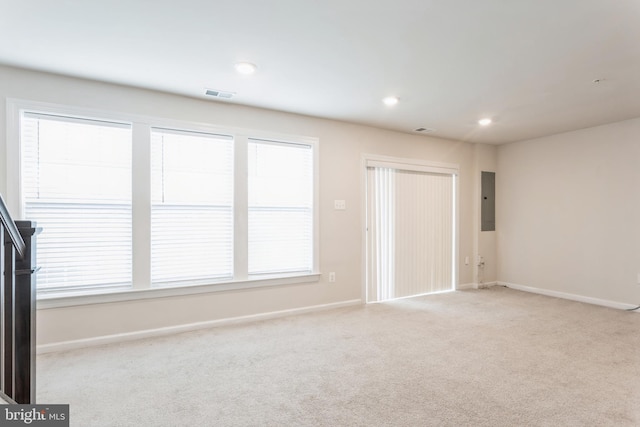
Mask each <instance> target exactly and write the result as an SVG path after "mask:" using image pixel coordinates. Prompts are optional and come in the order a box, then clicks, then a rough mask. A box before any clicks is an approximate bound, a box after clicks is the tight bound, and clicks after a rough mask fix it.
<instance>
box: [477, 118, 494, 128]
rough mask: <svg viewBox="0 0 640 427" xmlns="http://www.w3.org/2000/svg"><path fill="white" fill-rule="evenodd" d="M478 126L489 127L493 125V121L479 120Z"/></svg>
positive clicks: (487, 119)
mask: <svg viewBox="0 0 640 427" xmlns="http://www.w3.org/2000/svg"><path fill="white" fill-rule="evenodd" d="M478 124H479V125H480V126H489V125H490V124H491V119H489V118H486V119H480V120H478Z"/></svg>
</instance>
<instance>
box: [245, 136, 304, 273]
mask: <svg viewBox="0 0 640 427" xmlns="http://www.w3.org/2000/svg"><path fill="white" fill-rule="evenodd" d="M248 152H249V160H248V163H249V274H273V273H292V272H310V271H311V269H312V267H313V197H312V195H313V173H312V172H313V162H312V160H313V158H312V152H311V147H310V146H309V145H301V144H288V143H279V142H273V141H262V140H256V139H251V140H249V147H248Z"/></svg>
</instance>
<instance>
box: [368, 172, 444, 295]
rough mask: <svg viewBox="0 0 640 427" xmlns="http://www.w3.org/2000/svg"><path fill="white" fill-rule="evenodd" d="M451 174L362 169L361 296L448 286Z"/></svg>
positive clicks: (419, 290)
mask: <svg viewBox="0 0 640 427" xmlns="http://www.w3.org/2000/svg"><path fill="white" fill-rule="evenodd" d="M454 191H455V175H452V174H441V173H429V172H423V171H413V170H402V169H395V168H386V167H368V168H367V227H368V240H367V301H368V302H374V301H384V300H388V299H393V298H401V297H406V296H412V295H420V294H425V293H432V292H439V291H445V290H451V289H453V287H454V283H453V280H454V274H453V259H454V258H453V254H454V217H455V205H454V202H455V197H454V195H455V193H454Z"/></svg>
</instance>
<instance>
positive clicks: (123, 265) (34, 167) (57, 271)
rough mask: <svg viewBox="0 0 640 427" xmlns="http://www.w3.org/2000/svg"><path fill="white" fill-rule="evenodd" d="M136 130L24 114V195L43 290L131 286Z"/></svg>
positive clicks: (117, 125) (86, 121) (22, 168)
mask: <svg viewBox="0 0 640 427" xmlns="http://www.w3.org/2000/svg"><path fill="white" fill-rule="evenodd" d="M131 141H132V135H131V126H130V124H126V123H116V122H109V121H101V120H91V119H85V118H77V117H68V116H58V115H50V114H39V113H33V112H23V113H22V115H21V154H22V158H21V160H22V164H21V171H22V196H23V202H24V208H25V216H26V217H27V218H29V219H30V220H34V221H36V222H37V223H38V226H40V227H42V228H43V232H42V234H40V235H39V237H38V265H39V266H40V267H41V270H40V271H39V273H38V289H39V290H40V291H45V292H46V291H58V290H70V289H86V288H95V287H114V286H130V285H131V256H132V252H131V251H132V242H131V223H132V222H131V144H132V142H131Z"/></svg>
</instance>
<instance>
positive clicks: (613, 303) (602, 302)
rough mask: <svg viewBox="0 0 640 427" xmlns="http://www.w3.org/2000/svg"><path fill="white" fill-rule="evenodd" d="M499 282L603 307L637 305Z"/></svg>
mask: <svg viewBox="0 0 640 427" xmlns="http://www.w3.org/2000/svg"><path fill="white" fill-rule="evenodd" d="M497 284H498V285H500V286H506V287H507V288H511V289H516V290H518V291H524V292H531V293H534V294H540V295H546V296H550V297H556V298H562V299H568V300H571V301H578V302H584V303H587V304H594V305H600V306H603V307H609V308H617V309H619V310H629V309H632V308H635V307H636V305H633V304H626V303H623V302H617V301H609V300H604V299H600V298H592V297H586V296H583V295H577V294H570V293H566V292H558V291H551V290H549V289H541V288H534V287H532V286H525V285H518V284H515V283H508V282H498V283H497Z"/></svg>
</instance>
